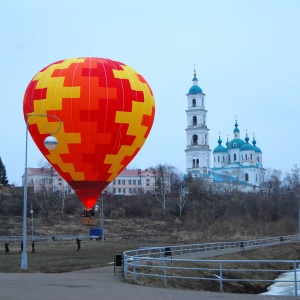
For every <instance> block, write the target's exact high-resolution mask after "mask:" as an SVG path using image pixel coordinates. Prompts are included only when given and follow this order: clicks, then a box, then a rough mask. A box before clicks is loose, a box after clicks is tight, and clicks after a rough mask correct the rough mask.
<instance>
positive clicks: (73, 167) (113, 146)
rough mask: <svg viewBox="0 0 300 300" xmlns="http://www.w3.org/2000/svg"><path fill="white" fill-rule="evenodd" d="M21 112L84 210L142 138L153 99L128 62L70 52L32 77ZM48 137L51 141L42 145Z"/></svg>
mask: <svg viewBox="0 0 300 300" xmlns="http://www.w3.org/2000/svg"><path fill="white" fill-rule="evenodd" d="M23 112H24V118H25V121H26V123H27V124H28V131H29V133H30V135H31V136H32V138H33V140H34V142H35V143H36V145H37V147H38V148H39V149H40V151H41V152H42V154H43V155H44V156H45V158H46V159H47V160H48V161H49V163H50V164H51V165H52V166H53V167H54V169H55V170H56V171H57V172H58V173H59V174H60V175H61V176H62V177H63V178H64V179H65V180H66V181H67V182H68V184H69V185H70V186H71V187H72V189H73V190H74V191H75V193H76V194H77V195H78V197H79V199H80V200H81V202H82V203H83V205H84V207H85V208H86V209H87V210H90V209H92V208H93V207H94V205H95V204H96V202H97V200H98V199H99V197H100V195H101V194H102V192H103V191H104V189H105V188H106V187H107V185H108V184H109V183H110V182H111V181H113V180H114V179H115V178H116V177H117V176H118V174H119V173H120V172H121V171H122V170H123V169H124V168H125V167H126V166H127V165H128V164H129V163H130V162H131V161H132V159H133V158H134V157H135V155H136V154H137V153H138V152H139V150H140V149H141V147H142V146H143V144H144V142H145V141H146V139H147V137H148V135H149V133H150V130H151V127H152V124H153V121H154V116H155V100H154V96H153V93H152V90H151V88H150V86H149V85H148V83H147V82H146V80H145V79H144V78H143V76H142V75H140V74H139V73H138V72H137V71H135V70H134V69H132V68H131V67H129V66H128V65H125V64H123V63H121V62H117V61H114V60H110V59H104V58H95V57H83V58H71V59H66V60H61V61H58V62H55V63H52V64H50V65H49V66H47V67H45V68H44V69H42V70H41V71H40V72H38V73H37V74H36V75H35V76H34V77H33V79H32V80H31V81H30V83H29V85H28V87H27V89H26V91H25V95H24V101H23ZM51 137H53V139H54V140H55V139H56V140H57V145H56V144H55V146H56V147H51V146H50V147H47V148H46V147H45V145H46V144H47V140H46V141H45V139H48V143H49V140H51V139H52V138H51ZM44 142H45V145H44ZM52 142H53V141H52Z"/></svg>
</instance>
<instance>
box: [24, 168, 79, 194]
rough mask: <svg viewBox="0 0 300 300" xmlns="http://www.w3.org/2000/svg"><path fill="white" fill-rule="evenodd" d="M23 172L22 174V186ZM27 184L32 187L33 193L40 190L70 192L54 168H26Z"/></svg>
mask: <svg viewBox="0 0 300 300" xmlns="http://www.w3.org/2000/svg"><path fill="white" fill-rule="evenodd" d="M24 177H25V174H24V175H23V176H22V185H23V186H24V182H25V181H24V180H25V178H24ZM27 186H28V187H33V190H34V193H37V192H40V191H43V190H45V191H49V192H52V193H55V192H64V193H66V194H70V193H72V192H73V191H72V189H71V187H70V186H69V184H68V183H67V182H66V181H65V180H64V179H63V178H62V177H61V176H60V175H59V174H58V173H57V172H56V170H55V169H54V168H52V167H51V168H28V169H27Z"/></svg>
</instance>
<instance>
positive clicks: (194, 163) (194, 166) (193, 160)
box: [193, 159, 195, 168]
mask: <svg viewBox="0 0 300 300" xmlns="http://www.w3.org/2000/svg"><path fill="white" fill-rule="evenodd" d="M193 168H195V160H194V159H193Z"/></svg>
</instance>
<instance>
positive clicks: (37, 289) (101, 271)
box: [0, 266, 296, 300]
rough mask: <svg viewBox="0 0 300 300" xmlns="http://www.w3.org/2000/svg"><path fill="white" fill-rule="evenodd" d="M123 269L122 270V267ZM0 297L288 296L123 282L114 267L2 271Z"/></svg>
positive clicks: (160, 299) (158, 299)
mask: <svg viewBox="0 0 300 300" xmlns="http://www.w3.org/2000/svg"><path fill="white" fill-rule="evenodd" d="M118 271H119V270H118ZM0 299H5V300H16V299H18V300H23V299H30V300H37V299H38V300H40V299H43V300H54V299H55V300H70V299H71V300H77V299H78V300H79V299H80V300H83V299H89V300H91V299H105V300H106V299H107V300H110V299H113V300H115V299H116V300H119V299H120V300H121V299H122V300H137V299H139V300H141V299H142V300H148V299H153V300H190V299H198V300H199V299H200V300H202V299H203V300H204V299H205V300H206V299H207V300H215V299H219V300H220V299H222V300H229V299H233V300H235V299H236V300H240V299H241V300H248V299H249V300H251V299H252V300H254V299H259V300H265V299H267V300H270V299H273V300H278V299H290V300H291V299H296V298H295V297H288V296H262V295H241V294H228V293H211V292H199V291H190V290H178V289H169V288H153V287H145V286H139V285H133V284H127V283H124V282H123V281H122V278H121V275H120V273H117V274H116V275H114V274H113V266H109V267H104V268H96V269H89V270H82V271H78V272H70V273H55V274H45V273H0Z"/></svg>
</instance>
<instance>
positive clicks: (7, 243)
mask: <svg viewBox="0 0 300 300" xmlns="http://www.w3.org/2000/svg"><path fill="white" fill-rule="evenodd" d="M8 245H9V242H5V253H6V254H7V253H8V252H9V248H8Z"/></svg>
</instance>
